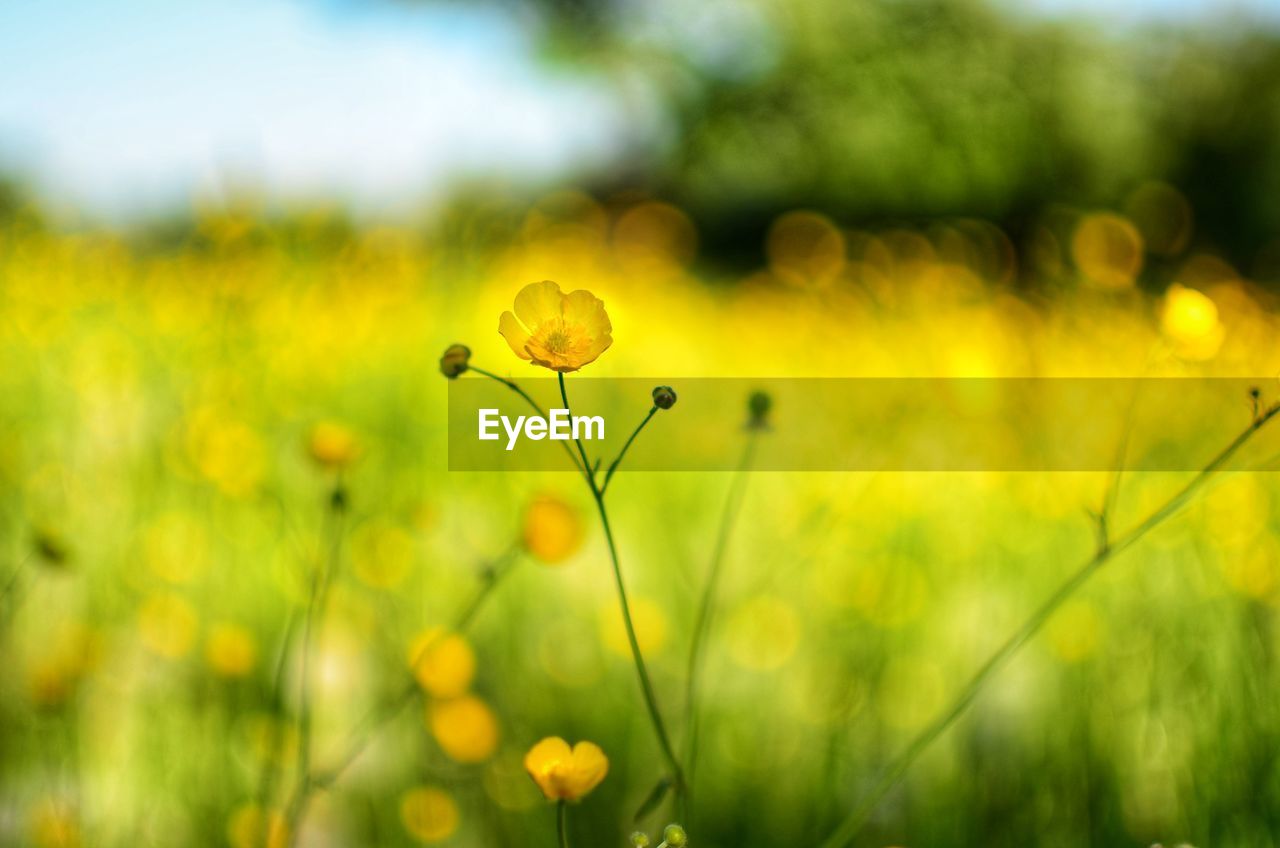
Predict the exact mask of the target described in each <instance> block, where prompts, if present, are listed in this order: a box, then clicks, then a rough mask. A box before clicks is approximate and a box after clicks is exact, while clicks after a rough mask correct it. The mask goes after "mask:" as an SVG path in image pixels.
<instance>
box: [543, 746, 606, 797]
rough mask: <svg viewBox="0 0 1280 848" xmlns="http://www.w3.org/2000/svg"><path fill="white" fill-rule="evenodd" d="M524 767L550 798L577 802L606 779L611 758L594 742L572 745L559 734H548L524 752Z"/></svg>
mask: <svg viewBox="0 0 1280 848" xmlns="http://www.w3.org/2000/svg"><path fill="white" fill-rule="evenodd" d="M524 768H525V771H527V772H529V776H530V777H532V778H533V782H534V783H536V784H538V788H539V789H541V790H542V794H543V795H545V796H546V797H547V800H548V801H577V800H579V799H580V798H582V797H584V796H585V795H587V793H589V792H590V791H591V790H592V789H595V788H596V787H597V786H599V785H600V781H602V780H604V777H605V775H606V774H608V773H609V760H608V758H607V757H605V755H604V751H601V750H600V747H599V746H598V745H596V744H594V743H592V742H579V743H578V744H577V745H574V746H573V747H572V748H570V747H569V743H568V742H566V741H564V740H563V739H561V738H560V737H559V736H549V737H547V738H546V739H543V740H542V741H541V742H539V743H538V744H537V745H534V746H533V747H532V748H530V749H529V753H527V754H525V757H524Z"/></svg>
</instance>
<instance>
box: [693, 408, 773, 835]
mask: <svg viewBox="0 0 1280 848" xmlns="http://www.w3.org/2000/svg"><path fill="white" fill-rule="evenodd" d="M759 432H760V431H759V430H758V429H756V428H752V429H751V430H750V431H749V432H748V434H747V443H746V444H745V445H744V446H743V448H742V458H741V459H739V460H738V467H737V469H736V471H735V472H734V478H733V482H732V483H731V484H730V486H729V494H728V496H727V497H726V498H725V503H724V512H723V513H722V514H721V517H720V529H719V531H718V532H717V534H716V544H715V548H714V549H713V550H712V553H711V565H710V567H709V568H708V570H707V582H706V584H705V585H704V586H703V587H702V599H701V600H700V602H699V604H698V615H697V618H696V619H694V624H693V636H692V639H691V640H690V643H689V664H688V668H687V669H686V672H687V673H686V675H685V681H686V683H685V700H684V709H685V751H684V765H685V769H686V770H687V771H686V779H687V783H688V791H689V794H690V795H692V794H693V783H694V772H695V770H696V764H697V759H698V726H699V723H698V710H697V702H698V680H699V677H700V675H701V672H702V657H703V646H704V645H705V643H706V636H707V633H708V631H709V630H710V629H711V616H712V611H713V610H714V608H715V598H716V593H717V589H718V587H719V585H720V573H721V570H722V564H723V562H724V556H725V551H726V550H727V549H728V546H729V537H730V535H731V534H732V532H733V527H734V525H735V524H736V522H737V518H738V515H739V513H740V511H741V508H742V501H743V497H744V495H745V493H746V483H747V470H748V468H749V467H750V465H751V458H752V456H753V454H754V453H755V445H756V436H757V435H758V433H759ZM690 806H692V804H690ZM686 824H689V823H688V822H686Z"/></svg>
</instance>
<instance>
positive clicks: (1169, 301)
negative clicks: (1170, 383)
mask: <svg viewBox="0 0 1280 848" xmlns="http://www.w3.org/2000/svg"><path fill="white" fill-rule="evenodd" d="M1160 329H1161V331H1162V332H1163V333H1164V334H1165V336H1166V337H1167V338H1168V339H1169V340H1170V341H1171V342H1173V343H1174V345H1175V346H1176V347H1177V352H1178V354H1179V355H1181V356H1183V357H1185V358H1187V359H1211V358H1212V357H1213V356H1214V354H1216V353H1217V352H1218V348H1219V347H1221V346H1222V339H1223V335H1224V333H1223V328H1222V323H1221V321H1219V320H1218V306H1217V304H1215V303H1214V302H1213V301H1212V300H1210V299H1209V297H1208V296H1207V295H1205V294H1204V293H1202V292H1199V291H1196V290H1195V289H1192V288H1187V287H1186V286H1182V285H1179V284H1178V283H1174V284H1173V285H1172V286H1170V287H1169V291H1168V292H1166V293H1165V296H1164V305H1163V308H1162V309H1161V311H1160Z"/></svg>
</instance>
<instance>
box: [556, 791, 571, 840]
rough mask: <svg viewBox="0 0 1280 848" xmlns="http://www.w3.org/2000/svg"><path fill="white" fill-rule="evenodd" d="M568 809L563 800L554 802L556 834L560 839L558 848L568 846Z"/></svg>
mask: <svg viewBox="0 0 1280 848" xmlns="http://www.w3.org/2000/svg"><path fill="white" fill-rule="evenodd" d="M568 809H569V807H568V805H566V804H565V802H564V801H558V802H556V836H558V837H559V839H560V848H569V828H568V821H567V819H568V816H569V813H568Z"/></svg>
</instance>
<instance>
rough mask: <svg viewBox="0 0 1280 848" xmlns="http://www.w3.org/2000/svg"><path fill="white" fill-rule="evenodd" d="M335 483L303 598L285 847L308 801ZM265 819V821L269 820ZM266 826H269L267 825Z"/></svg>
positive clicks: (336, 525)
mask: <svg viewBox="0 0 1280 848" xmlns="http://www.w3.org/2000/svg"><path fill="white" fill-rule="evenodd" d="M341 486H342V484H341V483H338V485H337V488H335V489H334V492H333V495H332V497H331V498H330V501H329V503H330V508H329V513H328V514H329V521H330V523H331V529H330V534H331V541H330V547H329V554H328V557H327V558H326V559H325V560H324V562H323V564H322V565H321V566H320V568H319V569H318V570H317V571H316V573H315V574H313V575H312V577H311V592H310V594H309V596H308V598H307V611H306V618H305V619H304V623H303V629H302V659H301V665H300V667H299V670H298V675H299V683H298V758H297V762H296V766H295V772H296V775H297V776H296V778H295V783H294V788H293V793H292V796H291V797H290V800H289V805H288V808H287V810H286V813H285V815H286V818H285V821H286V822H287V832H288V840H289V845H291V846H292V845H296V844H297V841H298V831H299V829H300V828H299V825H300V824H301V823H302V818H303V816H304V815H305V813H306V808H307V802H308V801H309V800H310V798H311V790H312V788H313V787H312V778H313V775H312V773H311V735H312V723H313V715H312V701H311V651H312V647H313V643H314V639H315V631H316V630H317V628H318V624H322V623H323V621H324V615H325V609H326V607H327V606H328V598H329V587H330V585H331V584H332V581H333V573H334V571H336V570H337V565H338V556H339V553H340V552H341V548H342V517H343V514H344V511H345V494H344V493H343V492H342V489H341ZM269 818H270V817H269V816H268V820H269ZM267 826H268V827H270V825H269V824H268V825H267Z"/></svg>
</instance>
